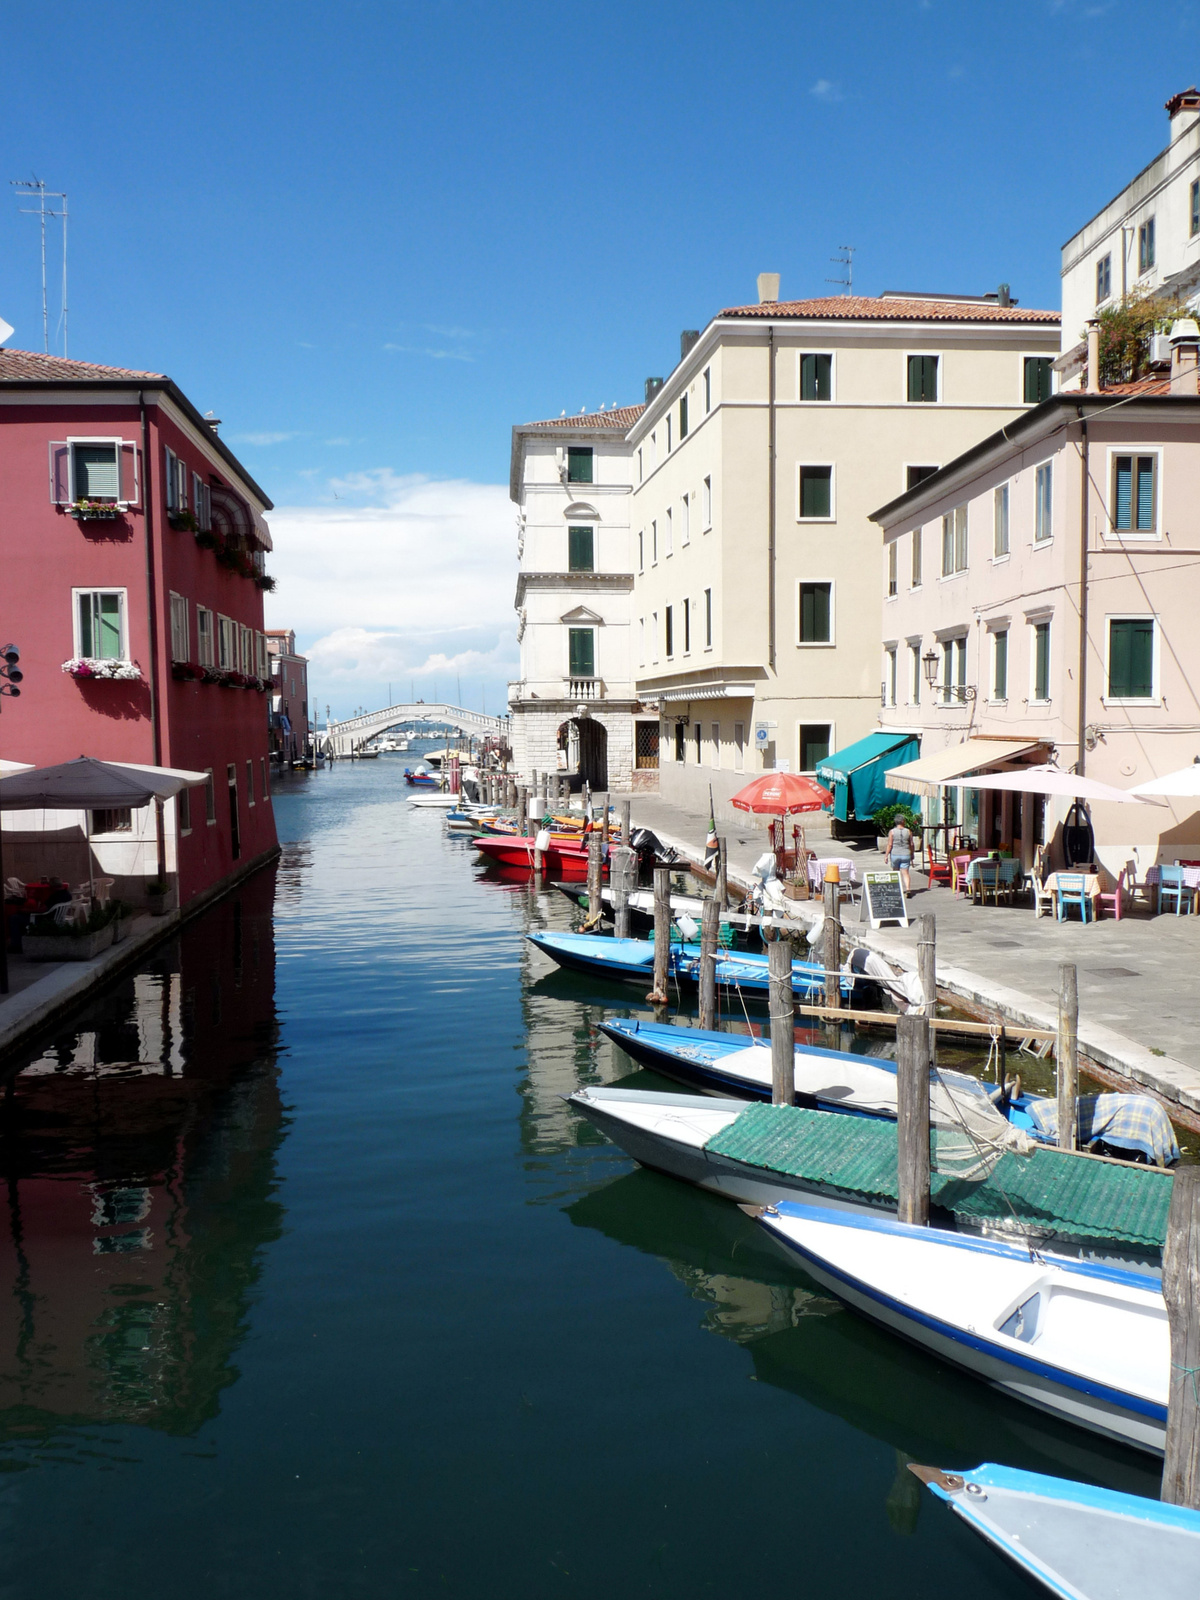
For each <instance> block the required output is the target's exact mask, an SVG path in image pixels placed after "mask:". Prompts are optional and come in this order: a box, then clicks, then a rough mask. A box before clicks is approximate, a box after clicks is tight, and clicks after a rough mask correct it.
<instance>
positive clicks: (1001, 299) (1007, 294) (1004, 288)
mask: <svg viewBox="0 0 1200 1600" xmlns="http://www.w3.org/2000/svg"><path fill="white" fill-rule="evenodd" d="M1012 303H1013V302H1012V290H1011V289H1010V288H1009V286H1008V284H1006V283H1002V284H1001V285H1000V287H999V288H998V289H997V290H996V304H997V305H1001V306H1005V307H1008V306H1011V305H1012Z"/></svg>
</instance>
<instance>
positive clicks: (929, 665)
mask: <svg viewBox="0 0 1200 1600" xmlns="http://www.w3.org/2000/svg"><path fill="white" fill-rule="evenodd" d="M921 665H922V666H923V667H924V668H925V682H926V683H927V684H928V685H929V687H930V688H931V689H932V688H933V686H934V684H935V683H936V682H937V669H938V658H937V651H936V650H933V649H929V650H926V652H925V654H924V655H923V656H922V657H921Z"/></svg>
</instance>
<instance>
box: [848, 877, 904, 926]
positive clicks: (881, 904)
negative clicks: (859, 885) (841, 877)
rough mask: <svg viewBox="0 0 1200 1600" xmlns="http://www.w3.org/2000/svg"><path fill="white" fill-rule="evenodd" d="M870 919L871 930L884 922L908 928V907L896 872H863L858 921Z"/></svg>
mask: <svg viewBox="0 0 1200 1600" xmlns="http://www.w3.org/2000/svg"><path fill="white" fill-rule="evenodd" d="M868 916H869V917H870V919H871V926H872V927H873V928H878V927H881V926H882V924H883V923H885V922H898V923H899V924H900V926H901V927H902V928H907V927H908V906H907V905H906V904H905V902H904V890H903V888H902V887H901V885H900V874H899V873H898V872H864V873H863V897H862V910H861V912H860V920H862V919H864V918H866V917H868Z"/></svg>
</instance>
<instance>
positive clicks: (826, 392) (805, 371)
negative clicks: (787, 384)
mask: <svg viewBox="0 0 1200 1600" xmlns="http://www.w3.org/2000/svg"><path fill="white" fill-rule="evenodd" d="M800 398H801V400H832V399H833V357H832V356H827V355H819V354H808V355H802V356H801V357H800Z"/></svg>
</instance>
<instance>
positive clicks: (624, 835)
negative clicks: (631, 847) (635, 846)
mask: <svg viewBox="0 0 1200 1600" xmlns="http://www.w3.org/2000/svg"><path fill="white" fill-rule="evenodd" d="M632 810H633V801H632V800H622V801H621V843H622V844H626V845H627V844H628V843H629V835H630V834H631V833H632V832H633V822H632V820H631V816H630V813H631V812H632Z"/></svg>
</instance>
